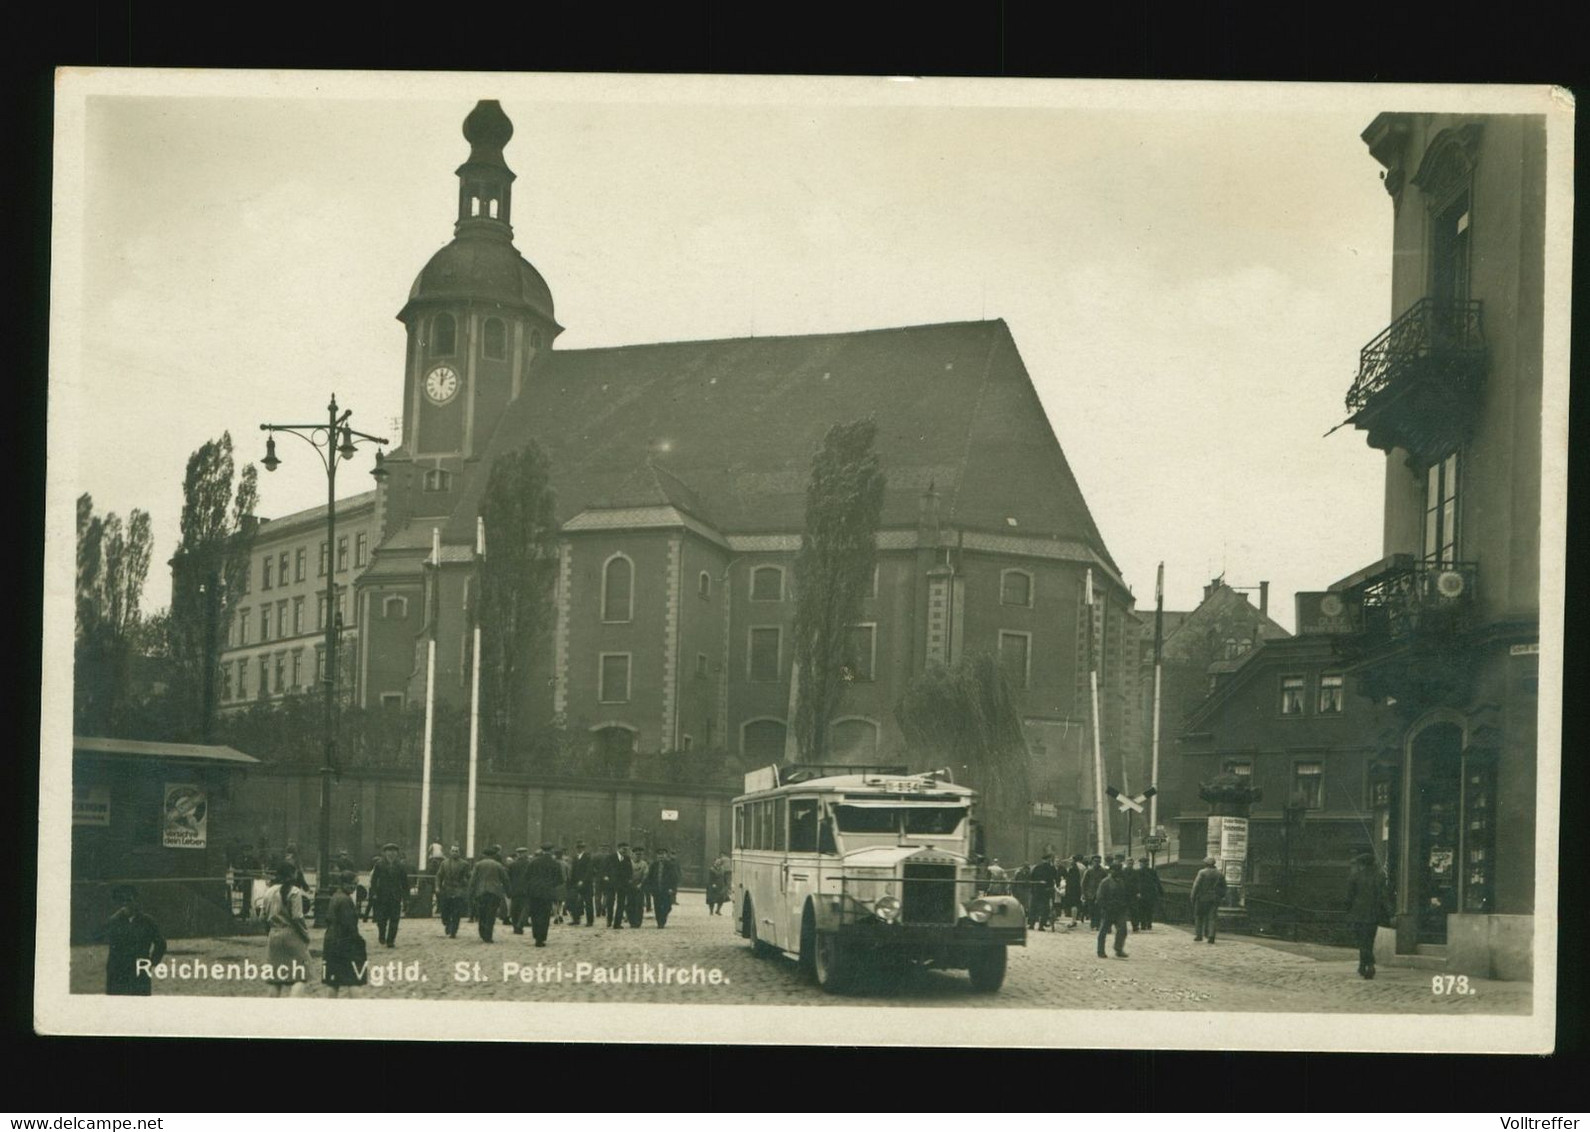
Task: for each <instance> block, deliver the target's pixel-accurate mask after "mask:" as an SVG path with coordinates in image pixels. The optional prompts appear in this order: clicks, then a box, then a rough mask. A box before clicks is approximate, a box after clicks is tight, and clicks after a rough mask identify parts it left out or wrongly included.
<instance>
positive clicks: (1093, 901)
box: [1082, 853, 1109, 931]
mask: <svg viewBox="0 0 1590 1132" xmlns="http://www.w3.org/2000/svg"><path fill="white" fill-rule="evenodd" d="M1108 872H1109V870H1108V869H1106V868H1105V867H1104V859H1103V858H1102V857H1100V856H1099V855H1098V854H1097V853H1095V854H1093V860H1092V862H1091V863H1090V864H1089V865H1088V868H1087V871H1086V872H1084V873H1083V874H1082V914H1083V915H1084V916H1086V917H1087V918H1088V922H1089V923H1090V924H1092V925H1093V930H1094V931H1098V928H1099V900H1098V895H1099V884H1100V883H1101V882H1102V881H1103V880H1104V878H1105V876H1106V874H1107V873H1108Z"/></svg>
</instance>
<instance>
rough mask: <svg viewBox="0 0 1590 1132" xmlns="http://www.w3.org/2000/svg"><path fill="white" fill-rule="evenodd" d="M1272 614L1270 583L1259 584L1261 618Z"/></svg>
mask: <svg viewBox="0 0 1590 1132" xmlns="http://www.w3.org/2000/svg"><path fill="white" fill-rule="evenodd" d="M1269 612H1270V583H1269V582H1260V583H1259V616H1260V617H1264V616H1266V615H1268V614H1269Z"/></svg>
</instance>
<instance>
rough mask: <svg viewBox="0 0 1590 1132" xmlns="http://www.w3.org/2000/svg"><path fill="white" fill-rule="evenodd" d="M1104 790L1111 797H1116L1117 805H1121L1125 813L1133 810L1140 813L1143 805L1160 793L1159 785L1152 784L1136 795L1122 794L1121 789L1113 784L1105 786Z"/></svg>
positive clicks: (1122, 811)
mask: <svg viewBox="0 0 1590 1132" xmlns="http://www.w3.org/2000/svg"><path fill="white" fill-rule="evenodd" d="M1104 792H1105V793H1106V794H1108V795H1109V796H1110V797H1111V798H1114V799H1115V804H1116V805H1117V806H1119V807H1121V813H1123V814H1124V813H1127V812H1129V811H1131V812H1136V813H1139V814H1140V813H1142V812H1143V806H1144V805H1145V804H1146V803H1147V802H1148V800H1149V799H1150V798H1152V797H1153V796H1154V795H1155V794H1158V793H1159V787H1157V786H1150V787H1149V788H1148V789H1147V790H1145V791H1143V792H1142V793H1141V794H1138V795H1135V796H1133V797H1128V796H1127V795H1125V794H1122V793H1121V792H1120V791H1119V790H1117V789H1116V788H1115V787H1113V786H1107V787H1105V788H1104Z"/></svg>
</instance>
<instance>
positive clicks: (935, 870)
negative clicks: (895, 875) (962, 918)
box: [900, 865, 959, 924]
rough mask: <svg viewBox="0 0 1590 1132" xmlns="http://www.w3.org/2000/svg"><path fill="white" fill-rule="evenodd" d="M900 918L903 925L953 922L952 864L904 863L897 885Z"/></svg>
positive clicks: (953, 869)
mask: <svg viewBox="0 0 1590 1132" xmlns="http://www.w3.org/2000/svg"><path fill="white" fill-rule="evenodd" d="M901 888H902V890H903V894H902V896H901V899H900V919H901V921H902V922H903V923H907V924H953V923H955V921H956V920H957V919H958V918H959V917H958V914H957V913H958V909H957V908H956V906H955V866H954V865H906V866H905V883H904V884H903V885H902V886H901Z"/></svg>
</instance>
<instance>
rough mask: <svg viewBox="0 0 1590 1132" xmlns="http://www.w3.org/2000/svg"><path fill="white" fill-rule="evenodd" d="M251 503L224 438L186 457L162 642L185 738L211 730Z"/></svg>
mask: <svg viewBox="0 0 1590 1132" xmlns="http://www.w3.org/2000/svg"><path fill="white" fill-rule="evenodd" d="M258 501H259V479H258V473H257V471H256V470H255V468H254V465H252V464H248V465H245V466H244V468H243V470H242V472H241V473H237V472H236V470H235V468H234V464H233V460H232V436H231V434H230V433H225V432H223V433H222V434H221V438H220V439H219V440H210V441H206V442H205V443H204V444H203V445H201V446H200V447H199V448H198V449H197V450H196V451H195V452H194V453H193V454H192V455H191V456H189V457H188V467H187V472H186V474H185V475H184V476H183V481H182V520H181V532H180V533H181V540H180V542H179V543H178V545H177V552H176V556H175V557H174V558H173V559H172V563H171V624H170V641H171V659H172V664H173V666H174V668H175V670H176V673H177V689H176V690H177V693H178V695H179V696H181V697H183V700H184V703H183V705H182V715H183V717H184V719H185V720H187V723H188V726H187V728H186V730H187V732H188V734H189V735H190V736H197V737H204V736H206V735H208V734H210V731H211V727H212V723H213V720H214V717H215V707H216V697H215V681H214V673H215V667H216V664H217V661H218V658H219V656H220V651H221V646H222V641H223V639H224V636H225V631H226V623H227V619H228V617H229V616H230V615H231V603H232V601H233V600H235V599H236V598H237V597H238V596H240V595H241V594H242V593H243V592H244V591H245V581H246V579H247V571H248V566H249V554H250V552H251V551H252V549H253V539H254V532H255V529H256V527H257V522H256V520H255V517H254V508H255V505H256V504H257V503H258Z"/></svg>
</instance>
